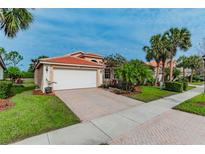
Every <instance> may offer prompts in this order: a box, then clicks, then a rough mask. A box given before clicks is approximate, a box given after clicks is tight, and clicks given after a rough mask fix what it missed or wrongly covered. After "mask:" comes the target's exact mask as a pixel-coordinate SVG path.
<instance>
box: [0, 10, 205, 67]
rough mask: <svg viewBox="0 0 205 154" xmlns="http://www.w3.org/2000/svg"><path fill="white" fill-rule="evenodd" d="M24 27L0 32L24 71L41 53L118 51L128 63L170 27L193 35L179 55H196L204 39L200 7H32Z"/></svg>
mask: <svg viewBox="0 0 205 154" xmlns="http://www.w3.org/2000/svg"><path fill="white" fill-rule="evenodd" d="M31 12H32V14H33V16H34V21H33V23H32V24H31V25H30V27H29V29H27V30H25V31H20V32H19V33H18V34H17V37H15V38H13V39H9V38H7V37H5V36H4V33H3V32H2V31H1V32H0V46H1V47H3V48H5V49H6V50H7V51H18V52H20V53H21V54H22V55H23V57H24V60H23V61H22V62H21V64H20V65H19V66H20V67H21V68H22V69H23V70H27V68H28V65H29V63H30V62H31V61H30V60H31V59H32V58H36V57H38V56H40V55H47V56H49V57H52V56H61V55H64V54H68V53H71V52H75V51H86V52H94V53H98V54H101V55H103V56H106V55H110V54H115V53H120V54H121V55H123V56H124V57H126V58H127V59H141V60H145V53H144V52H143V50H142V48H143V46H145V45H149V39H150V37H151V36H152V35H155V34H160V33H164V32H165V31H167V30H168V29H170V28H171V27H179V28H181V27H185V28H188V30H189V31H190V32H191V34H192V38H191V39H192V47H191V48H190V49H189V50H188V51H187V52H186V53H185V52H183V51H179V52H178V54H177V56H176V58H177V57H178V56H180V55H183V54H184V55H191V54H197V53H198V52H199V43H200V42H202V39H203V38H205V9H34V10H31Z"/></svg>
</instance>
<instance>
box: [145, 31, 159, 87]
mask: <svg viewBox="0 0 205 154" xmlns="http://www.w3.org/2000/svg"><path fill="white" fill-rule="evenodd" d="M160 37H161V35H160V34H158V35H154V36H152V37H151V39H150V46H144V47H143V50H144V52H146V59H147V61H151V60H155V62H156V63H157V70H156V78H155V85H157V83H158V81H159V68H160V61H161V53H160V47H161V42H160Z"/></svg>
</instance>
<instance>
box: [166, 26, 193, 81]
mask: <svg viewBox="0 0 205 154" xmlns="http://www.w3.org/2000/svg"><path fill="white" fill-rule="evenodd" d="M165 36H166V37H167V39H168V40H169V45H170V46H169V49H170V53H171V54H170V77H169V79H170V81H172V78H173V58H174V56H175V55H176V53H177V49H181V50H183V51H187V50H188V49H189V48H190V47H191V46H192V44H191V33H190V32H189V30H188V29H186V28H181V29H179V28H171V29H170V30H169V31H167V32H165Z"/></svg>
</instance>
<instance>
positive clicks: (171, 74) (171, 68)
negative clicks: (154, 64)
mask: <svg viewBox="0 0 205 154" xmlns="http://www.w3.org/2000/svg"><path fill="white" fill-rule="evenodd" d="M172 61H173V57H171V58H170V73H169V80H170V81H172V80H173V62H172Z"/></svg>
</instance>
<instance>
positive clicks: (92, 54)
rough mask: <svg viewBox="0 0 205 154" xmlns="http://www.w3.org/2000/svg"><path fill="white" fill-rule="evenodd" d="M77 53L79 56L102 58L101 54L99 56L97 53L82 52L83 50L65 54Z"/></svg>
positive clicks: (73, 54)
mask: <svg viewBox="0 0 205 154" xmlns="http://www.w3.org/2000/svg"><path fill="white" fill-rule="evenodd" d="M77 54H80V55H79V57H93V58H103V56H101V55H98V54H95V53H86V52H83V51H78V52H73V53H70V54H67V55H70V56H75V55H77Z"/></svg>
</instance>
